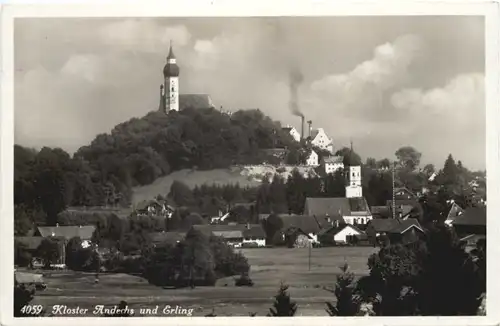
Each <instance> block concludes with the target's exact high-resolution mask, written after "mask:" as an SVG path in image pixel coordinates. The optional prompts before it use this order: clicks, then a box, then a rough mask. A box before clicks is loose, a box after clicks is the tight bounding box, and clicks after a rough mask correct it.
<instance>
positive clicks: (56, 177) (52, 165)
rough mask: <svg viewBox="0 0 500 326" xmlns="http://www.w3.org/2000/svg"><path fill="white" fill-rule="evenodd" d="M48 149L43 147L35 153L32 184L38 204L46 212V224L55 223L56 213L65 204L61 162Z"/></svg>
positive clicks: (65, 184) (64, 186)
mask: <svg viewBox="0 0 500 326" xmlns="http://www.w3.org/2000/svg"><path fill="white" fill-rule="evenodd" d="M50 151H51V150H50V149H48V148H43V149H42V150H41V151H40V153H38V155H37V158H36V161H35V166H34V171H35V180H34V184H35V191H36V193H37V194H38V198H39V201H40V206H41V207H42V208H43V210H44V211H45V213H47V225H56V223H57V215H58V214H59V213H60V212H61V211H63V210H64V209H65V208H66V206H67V198H66V196H67V193H66V187H67V181H66V178H65V174H64V170H63V167H62V166H61V164H62V163H61V162H58V160H57V158H55V154H54V153H51V152H50Z"/></svg>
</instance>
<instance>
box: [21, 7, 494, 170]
mask: <svg viewBox="0 0 500 326" xmlns="http://www.w3.org/2000/svg"><path fill="white" fill-rule="evenodd" d="M170 41H172V42H173V47H174V52H175V55H176V57H177V62H178V65H179V67H180V70H181V73H180V77H179V83H180V92H181V93H205V94H209V95H210V96H211V98H212V100H213V102H214V104H215V105H216V106H217V107H220V106H222V107H223V108H224V109H225V110H233V111H235V110H237V109H248V108H259V109H260V110H262V111H263V112H264V113H265V114H267V115H269V116H271V117H272V118H273V119H274V120H279V121H280V122H281V123H282V125H287V124H291V125H294V126H295V127H296V128H297V129H298V130H300V118H298V117H297V116H294V115H293V114H292V112H291V110H290V105H289V102H290V89H289V84H290V81H289V76H290V72H291V71H298V72H300V74H301V77H302V78H301V82H300V84H299V85H298V86H297V90H298V94H297V101H298V102H297V104H298V105H297V106H298V109H299V110H300V112H302V113H303V114H304V115H305V117H306V121H307V120H312V127H313V128H319V127H321V128H323V129H324V130H325V131H326V133H327V134H328V135H329V136H330V137H331V138H332V139H333V143H334V147H335V148H336V149H338V148H341V147H343V146H349V143H350V141H351V140H352V142H353V146H354V150H355V151H356V152H358V153H359V154H360V155H361V156H362V158H367V157H375V158H377V159H382V158H385V157H387V158H390V159H394V158H395V155H394V153H395V152H396V150H397V149H398V148H400V147H402V146H406V145H410V146H413V147H415V148H416V149H417V150H418V151H420V152H421V153H422V165H423V164H427V163H432V164H435V165H436V167H438V168H441V167H442V166H443V163H444V161H445V159H446V157H447V156H448V154H449V153H451V154H452V155H453V156H454V157H455V159H456V160H461V161H462V162H463V164H464V165H465V166H466V167H468V168H470V169H484V168H485V165H486V163H485V161H486V157H485V156H486V152H485V142H486V140H485V127H486V126H485V124H486V123H485V119H486V114H485V94H484V93H485V90H484V89H485V85H484V84H485V82H484V74H485V63H484V57H485V53H484V19H483V18H482V17H474V16H441V17H440V16H401V17H397V16H393V17H389V16H386V17H384V16H371V17H370V16H365V17H353V16H351V17H349V16H345V17H283V18H183V19H181V18H175V19H174V18H141V19H133V18H124V19H118V18H112V19H103V18H86V19H80V18H17V19H16V22H15V25H14V43H15V46H14V51H15V52H14V56H15V67H14V69H15V74H14V75H15V94H14V110H15V113H14V117H15V142H16V144H20V145H23V146H29V147H35V148H41V147H42V146H49V147H61V148H63V149H65V150H66V151H68V152H70V153H73V152H74V151H76V150H77V149H78V148H79V147H80V146H84V145H87V144H89V143H90V142H91V141H92V140H93V139H94V137H95V136H96V135H97V134H99V133H107V132H110V131H111V129H112V128H113V127H114V126H115V125H116V124H118V123H121V122H124V121H127V120H129V119H131V118H133V117H142V116H144V115H145V114H146V113H148V112H150V111H153V110H157V109H158V105H159V92H160V89H159V87H160V84H161V83H162V82H163V74H162V70H163V66H164V65H165V57H166V55H167V54H168V48H169V44H170Z"/></svg>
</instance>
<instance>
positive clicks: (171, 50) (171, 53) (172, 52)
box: [167, 40, 175, 61]
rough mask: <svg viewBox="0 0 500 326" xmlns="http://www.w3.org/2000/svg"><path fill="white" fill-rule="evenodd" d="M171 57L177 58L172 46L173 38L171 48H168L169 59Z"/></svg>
mask: <svg viewBox="0 0 500 326" xmlns="http://www.w3.org/2000/svg"><path fill="white" fill-rule="evenodd" d="M169 59H174V60H175V55H174V50H173V48H172V40H170V49H169V50H168V56H167V61H168V60H169Z"/></svg>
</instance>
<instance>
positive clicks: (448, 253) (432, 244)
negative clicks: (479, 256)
mask: <svg viewBox="0 0 500 326" xmlns="http://www.w3.org/2000/svg"><path fill="white" fill-rule="evenodd" d="M426 247H427V255H426V256H425V259H424V260H423V261H422V264H421V266H422V267H421V268H422V270H423V273H422V275H421V277H422V281H421V283H420V284H421V285H420V288H419V290H418V293H419V295H418V299H419V300H418V302H419V306H420V311H421V313H422V315H434V316H435V315H438V316H456V315H475V314H476V312H477V309H478V307H479V305H480V303H481V301H480V296H481V294H482V293H483V292H484V291H485V283H484V282H483V281H482V278H481V277H479V275H478V274H477V272H476V268H477V265H476V264H475V263H474V260H473V259H472V257H471V255H470V254H468V253H467V252H466V251H465V248H464V246H463V245H462V243H461V242H460V241H459V239H458V237H457V236H456V234H455V233H454V231H453V230H452V229H450V228H448V227H447V226H445V225H439V226H436V227H434V228H432V229H430V230H429V232H428V234H427V239H426Z"/></svg>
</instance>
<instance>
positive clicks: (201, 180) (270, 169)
mask: <svg viewBox="0 0 500 326" xmlns="http://www.w3.org/2000/svg"><path fill="white" fill-rule="evenodd" d="M295 168H297V169H298V170H299V172H300V173H301V174H302V175H307V174H311V173H312V174H314V169H313V168H310V167H295V166H283V167H278V168H276V167H275V166H272V165H248V166H233V167H231V168H229V169H214V170H207V171H196V170H191V169H183V170H180V171H175V172H172V173H170V174H169V175H166V176H163V177H160V178H158V179H156V180H155V181H154V182H153V183H151V184H149V185H145V186H138V187H134V188H133V189H132V205H136V204H137V203H140V202H141V201H143V200H149V199H152V198H155V197H156V196H158V195H160V194H161V195H167V194H168V192H169V191H170V186H171V185H172V183H173V182H174V181H176V180H177V181H181V182H182V183H184V184H185V185H187V186H188V187H190V188H194V187H195V186H201V185H203V184H206V185H212V184H216V185H225V184H239V185H240V186H241V187H246V186H251V187H255V186H258V185H260V184H261V182H262V179H263V178H265V177H268V179H269V180H271V178H272V176H274V175H275V174H279V175H281V176H282V177H283V178H284V179H285V180H287V178H288V176H289V175H290V174H291V172H292V170H293V169H295Z"/></svg>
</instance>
